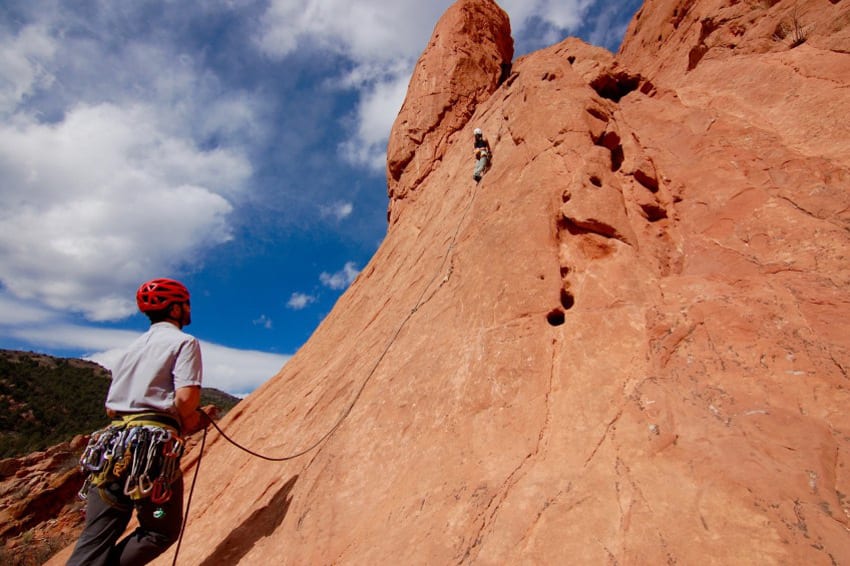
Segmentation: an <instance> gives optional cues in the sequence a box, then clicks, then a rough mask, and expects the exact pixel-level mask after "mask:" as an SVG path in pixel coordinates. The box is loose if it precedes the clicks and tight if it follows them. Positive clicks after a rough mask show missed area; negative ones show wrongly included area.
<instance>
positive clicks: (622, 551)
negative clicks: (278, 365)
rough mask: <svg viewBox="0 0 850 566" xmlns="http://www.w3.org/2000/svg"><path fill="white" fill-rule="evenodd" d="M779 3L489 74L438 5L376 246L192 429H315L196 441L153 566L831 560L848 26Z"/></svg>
mask: <svg viewBox="0 0 850 566" xmlns="http://www.w3.org/2000/svg"><path fill="white" fill-rule="evenodd" d="M803 4H804V7H800V8H799V9H798V8H795V6H796V3H795V2H792V1H790V0H781V1H775V0H773V1H756V0H745V1H740V0H696V1H689V0H682V1H674V0H648V1H647V2H646V3H645V5H644V7H643V8H642V9H641V10H640V12H639V13H638V14H637V15H636V16H635V19H634V21H633V23H632V25H631V27H630V28H629V31H628V32H627V34H626V40H625V43H624V45H623V47H622V49H621V51H620V53H619V54H617V55H616V56H615V55H613V54H611V53H609V52H607V51H605V50H602V49H599V48H594V47H591V46H588V45H586V44H584V43H582V42H581V41H578V40H575V39H568V40H566V41H564V42H563V43H560V44H558V45H555V46H552V47H550V48H548V49H545V50H542V51H539V52H536V53H533V54H531V55H529V56H526V57H522V58H520V59H518V60H516V61H514V62H513V64H512V66H511V67H510V68H508V67H506V66H505V63H506V58H507V57H509V56H510V51H511V49H510V45H511V41H510V37H509V35H508V34H509V24H508V23H507V20H506V18H505V17H504V14H503V13H502V12H501V11H500V10H499V9H498V8H497V7H496V6H495V4H494V2H492V1H491V0H459V1H458V2H457V3H456V4H455V5H454V6H453V7H452V8H451V9H450V10H449V11H448V12H447V14H446V15H445V16H444V17H443V18H442V19H441V20H440V22H439V24H438V25H437V27H436V29H435V30H434V36H433V38H432V40H431V42H430V43H429V45H428V47H427V48H426V50H425V52H424V53H423V55H422V58H421V60H420V63H419V65H418V66H417V69H416V72H415V73H414V77H413V80H412V81H411V84H410V89H409V92H408V95H407V99H406V101H405V104H404V108H403V109H402V111H401V114H400V115H399V117H398V120H397V121H396V124H395V127H394V129H393V132H392V135H391V138H390V146H389V148H388V177H389V178H388V182H389V190H390V197H391V201H390V206H389V217H390V224H389V229H388V233H387V237H386V239H385V241H384V242H383V244H382V245H381V247H380V249H379V250H378V252H377V253H376V254H375V257H374V258H373V259H372V261H371V262H370V264H369V265H368V266H367V267H366V269H364V271H363V273H362V274H361V275H360V276H359V278H358V279H357V280H356V281H355V283H354V284H353V285H352V287H351V288H350V289H349V290H348V291H347V292H346V293H345V295H344V296H343V297H342V298H341V299H340V300H339V302H338V304H337V305H336V307H335V308H334V310H333V312H332V313H331V314H330V315H329V316H328V317H327V319H326V320H325V321H324V322H323V323H322V324H321V326H320V327H319V328H318V329H317V330H316V332H315V334H314V335H313V336H312V337H311V339H310V341H309V342H308V343H307V344H306V345H305V346H304V347H303V348H302V349H301V350H300V351H299V352H298V354H297V355H296V356H295V357H294V358H293V359H292V360H291V361H290V362H289V363H288V364H287V365H286V367H285V368H284V369H283V370H282V371H281V372H280V374H279V375H277V376H275V377H274V378H273V379H271V380H270V381H268V382H267V383H266V384H265V385H264V386H263V387H261V388H260V389H259V390H257V391H256V392H255V393H254V394H252V395H251V396H250V397H249V398H248V399H247V400H246V401H244V402H243V403H241V404H240V405H239V406H238V407H237V408H236V409H235V410H234V412H232V413H231V414H230V415H229V416H228V418H226V419H225V420H224V421H223V423H222V425H223V426H224V427H225V429H226V430H227V431H228V432H229V433H230V434H232V435H233V436H234V437H235V438H236V439H238V440H239V441H241V442H244V443H245V444H247V445H249V446H251V447H252V448H254V449H255V450H258V451H260V452H263V453H266V454H271V455H286V454H291V453H294V452H298V451H300V450H302V449H305V448H308V447H310V446H311V445H312V444H313V443H315V442H317V441H319V440H320V439H322V438H323V435H325V434H326V433H328V432H329V431H330V432H332V434H331V435H330V436H329V437H327V438H325V439H323V440H321V442H320V443H319V445H318V446H317V447H316V448H315V449H312V450H311V451H309V452H308V453H307V454H306V455H304V456H302V457H300V458H296V459H293V460H290V461H287V462H284V463H270V462H266V461H263V460H259V459H256V458H252V457H250V456H248V455H246V454H244V453H242V452H239V451H237V450H236V449H235V448H233V447H232V446H231V445H229V444H227V443H226V442H225V441H224V440H222V439H221V438H220V437H219V436H218V435H217V434H215V433H213V434H211V437H210V442H209V443H208V450H207V452H206V453H205V455H204V458H203V463H202V466H201V469H200V477H199V481H198V484H197V487H196V490H195V496H194V500H193V502H192V509H191V512H190V516H189V523H188V530H187V532H186V537H185V540H184V542H183V546H182V548H181V551H180V560H179V562H180V563H181V564H209V565H212V564H236V563H242V564H451V563H478V564H520V563H524V564H564V563H570V564H660V563H678V564H695V563H700V564H753V563H757V564H837V563H842V562H846V561H847V560H848V557H850V534H848V527H850V500H848V498H847V494H850V468H848V466H850V417H848V414H847V406H848V402H850V395H849V394H848V386H850V376H848V371H849V370H850V323H848V320H850V295H848V284H849V283H850V261H848V251H850V157H848V156H850V118H848V113H847V108H848V103H850V89H848V86H850V55H848V49H850V41H848V29H850V2H848V1H846V0H843V1H838V0H832V1H830V0H812V1H810V2H806V3H803ZM482 19H484V20H482ZM473 20H474V21H475V22H477V23H476V25H474V26H473V25H470V22H472V21H473ZM482 21H486V22H487V25H483V24H482ZM794 22H796V23H797V24H799V25H800V26H802V28H801V29H802V30H803V31H804V32H805V34H806V36H807V37H806V38H805V41H802V42H799V41H796V40H795V37H794V32H793V30H794V29H795V27H794V25H795V23H794ZM788 25H790V26H791V27H790V28H789V27H787V26H788ZM783 30H791V32H790V33H786V32H785V31H783ZM796 39H799V38H796ZM474 127H481V128H482V129H483V130H484V131H485V134H486V135H487V136H488V137H489V139H490V143H491V145H492V146H493V150H494V162H493V166H492V168H491V170H490V171H489V172H488V173H487V175H486V176H485V177H484V179H483V181H482V182H481V183H480V185H476V184H475V183H474V181H473V180H472V178H471V173H472V165H473V164H472V160H471V139H472V130H473V128H474ZM194 461H195V460H194V458H190V459H189V461H188V462H187V465H188V466H189V467H190V471H191V466H192V464H193V462H194ZM171 556H172V553H171V552H169V553H168V554H167V555H166V557H164V558H163V559H162V560H161V563H162V564H166V563H169V562H170V560H171Z"/></svg>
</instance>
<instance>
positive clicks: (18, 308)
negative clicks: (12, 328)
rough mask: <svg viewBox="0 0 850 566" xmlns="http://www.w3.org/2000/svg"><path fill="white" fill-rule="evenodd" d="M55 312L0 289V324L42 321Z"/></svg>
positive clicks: (48, 318) (51, 316)
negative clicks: (18, 298)
mask: <svg viewBox="0 0 850 566" xmlns="http://www.w3.org/2000/svg"><path fill="white" fill-rule="evenodd" d="M54 316H55V313H54V312H53V311H51V310H48V309H46V308H44V307H42V306H40V305H37V304H30V303H27V302H24V301H20V300H16V299H15V298H13V297H10V296H9V295H8V294H7V293H6V292H4V291H0V326H3V325H19V324H33V323H42V322H46V321H48V320H51V319H52V318H53V317H54Z"/></svg>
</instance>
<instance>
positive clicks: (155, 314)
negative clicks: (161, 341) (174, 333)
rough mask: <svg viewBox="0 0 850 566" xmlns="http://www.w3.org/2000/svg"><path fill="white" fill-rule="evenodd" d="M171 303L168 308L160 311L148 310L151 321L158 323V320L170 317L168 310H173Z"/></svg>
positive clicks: (147, 313)
mask: <svg viewBox="0 0 850 566" xmlns="http://www.w3.org/2000/svg"><path fill="white" fill-rule="evenodd" d="M173 304H174V303H171V304H170V305H168V307H167V308H164V309H162V310H158V311H148V312H146V313H145V314H146V315H148V318H149V319H150V321H151V324H156V323H157V322H162V321H164V320H166V319H167V318H168V311H170V310H171V305H173Z"/></svg>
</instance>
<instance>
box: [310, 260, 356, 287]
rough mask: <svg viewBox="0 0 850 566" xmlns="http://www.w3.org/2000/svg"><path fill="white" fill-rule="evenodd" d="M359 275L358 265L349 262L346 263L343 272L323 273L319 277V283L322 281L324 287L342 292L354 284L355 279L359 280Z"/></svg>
mask: <svg viewBox="0 0 850 566" xmlns="http://www.w3.org/2000/svg"><path fill="white" fill-rule="evenodd" d="M359 274H360V270H359V269H357V264H355V263H354V262H353V261H349V262H346V264H345V266H343V268H342V270H340V271H337V272H336V273H333V274H331V273H327V272H323V273H321V274H320V275H319V281H321V282H322V285H324V286H325V287H329V288H331V289H335V290H340V289H345V288H346V287H348V286H349V285H351V284H352V283H353V282H354V279H355V278H357V276H358V275H359Z"/></svg>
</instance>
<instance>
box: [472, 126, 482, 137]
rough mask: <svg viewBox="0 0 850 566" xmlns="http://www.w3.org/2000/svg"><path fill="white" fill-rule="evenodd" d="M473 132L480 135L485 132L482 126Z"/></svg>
mask: <svg viewBox="0 0 850 566" xmlns="http://www.w3.org/2000/svg"><path fill="white" fill-rule="evenodd" d="M472 133H473V134H475V135H476V136H480V135H483V133H484V132H482V131H481V128H475V130H473V132H472Z"/></svg>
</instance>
